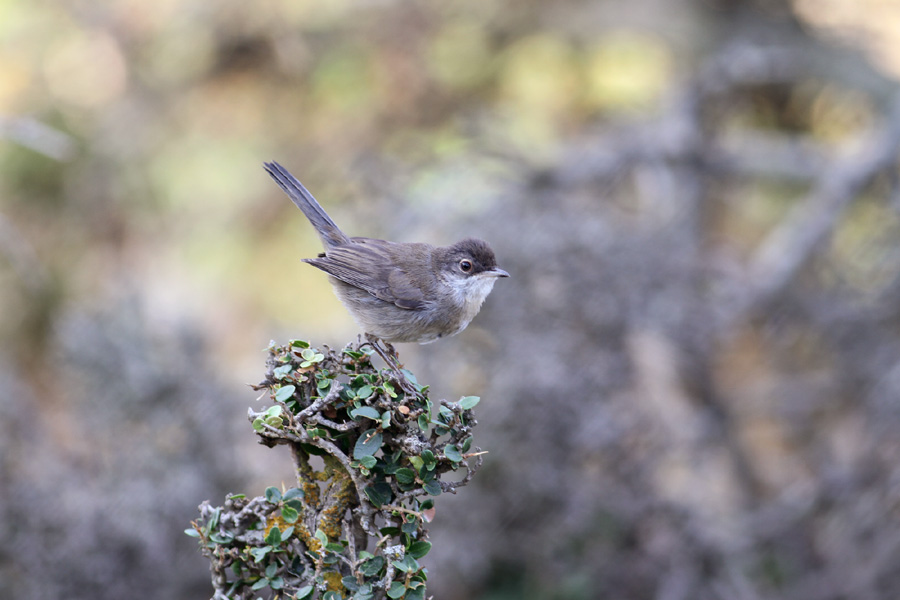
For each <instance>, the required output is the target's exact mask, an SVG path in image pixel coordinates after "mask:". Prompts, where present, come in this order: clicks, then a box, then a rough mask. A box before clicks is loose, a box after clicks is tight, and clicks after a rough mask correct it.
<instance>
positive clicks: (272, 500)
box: [266, 486, 281, 504]
mask: <svg viewBox="0 0 900 600" xmlns="http://www.w3.org/2000/svg"><path fill="white" fill-rule="evenodd" d="M266 501H267V502H268V503H269V504H278V503H279V502H281V490H279V489H278V488H277V487H274V486H270V487H267V488H266Z"/></svg>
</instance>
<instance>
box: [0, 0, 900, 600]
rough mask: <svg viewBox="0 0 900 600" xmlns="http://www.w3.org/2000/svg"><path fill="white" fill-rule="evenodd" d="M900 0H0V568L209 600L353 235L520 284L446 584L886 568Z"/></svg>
mask: <svg viewBox="0 0 900 600" xmlns="http://www.w3.org/2000/svg"><path fill="white" fill-rule="evenodd" d="M898 76H900V3H897V2H889V1H886V0H793V1H788V0H631V1H630V2H627V3H626V2H616V1H613V0H559V1H556V2H538V1H535V0H524V1H522V0H520V1H517V2H512V1H510V0H457V1H455V2H428V1H424V0H412V1H405V2H404V1H397V0H380V1H372V0H370V1H351V0H336V1H331V2H311V1H305V0H302V1H301V0H261V1H259V2H252V3H249V2H238V1H236V0H229V1H223V2H200V1H198V0H162V1H158V2H146V1H144V0H111V1H109V2H102V3H98V2H91V1H88V0H55V1H44V0H31V1H26V0H0V336H2V337H0V339H2V343H0V539H2V540H3V542H2V544H0V581H2V585H0V598H17V599H21V598H62V597H66V598H70V599H77V598H91V599H105V598H123V597H126V598H134V597H139V598H148V599H157V598H158V599H175V598H177V599H200V598H205V597H209V595H210V593H211V592H210V590H211V587H210V585H209V579H208V577H209V576H208V568H207V563H206V561H205V560H204V559H203V558H201V556H200V555H199V553H198V552H197V549H196V542H195V540H193V539H191V538H188V537H186V536H185V535H184V534H183V533H182V531H183V529H184V528H185V527H187V526H188V522H189V521H190V520H191V519H193V518H195V516H196V507H197V505H198V504H199V503H200V502H201V501H203V500H206V499H210V500H211V501H212V502H213V503H214V504H218V503H221V502H222V499H223V497H224V495H225V494H226V493H228V492H242V493H247V494H248V495H251V496H253V495H259V494H261V493H262V492H263V490H264V488H265V487H266V486H268V485H273V484H275V485H278V484H280V482H282V481H284V482H288V483H289V482H290V481H291V469H290V464H289V460H288V457H287V456H286V454H287V453H286V452H281V451H280V450H279V449H266V448H264V447H262V446H258V445H256V443H255V436H254V435H253V433H252V431H251V429H250V427H249V424H248V422H247V420H246V409H247V407H248V406H253V407H254V408H258V407H259V404H258V403H257V401H256V394H255V393H254V392H253V391H252V390H250V388H248V387H247V385H246V384H248V383H256V382H258V381H259V380H261V379H262V377H263V375H264V359H265V353H264V351H263V349H264V348H265V347H266V346H267V345H268V343H269V340H270V339H276V340H278V341H285V340H287V339H289V338H302V339H308V340H311V341H312V342H313V343H314V344H328V345H331V346H336V347H339V346H341V345H343V344H344V343H346V342H348V341H350V340H352V339H354V338H355V336H356V334H357V333H358V332H357V330H356V327H355V325H354V324H353V322H352V321H351V320H350V318H349V316H348V315H347V314H346V313H345V311H344V310H343V308H342V307H341V306H340V304H339V303H338V301H337V300H336V299H335V298H334V296H333V295H332V292H331V290H330V288H329V286H328V283H327V281H326V278H325V277H324V276H323V275H322V274H321V273H319V272H318V271H316V270H315V269H312V268H310V267H309V266H307V265H303V264H302V263H300V261H299V259H300V258H301V257H309V256H313V255H314V253H316V252H318V251H319V249H320V248H319V242H318V239H317V238H316V237H315V235H314V234H313V231H312V228H311V227H310V226H309V224H308V223H307V222H306V221H305V219H304V218H303V217H302V215H301V214H300V213H299V211H297V209H296V208H295V207H294V206H293V205H292V204H291V203H290V202H289V201H288V199H287V198H286V197H285V196H284V195H283V194H282V192H281V191H280V190H279V189H278V188H277V186H276V185H275V184H274V183H273V182H272V181H271V180H269V178H268V176H267V175H266V174H265V173H264V172H263V170H262V166H261V164H262V162H263V161H264V160H272V159H274V160H278V161H279V162H281V163H282V164H284V165H285V166H286V167H287V168H289V169H290V170H291V171H293V172H294V173H295V174H296V175H297V176H298V177H299V178H300V179H301V180H302V181H303V182H304V183H305V184H306V185H307V187H309V188H310V189H311V190H312V191H313V193H314V194H315V195H316V196H317V197H318V198H319V200H320V201H321V202H322V204H323V205H324V206H325V207H326V208H327V210H328V211H329V212H330V213H331V214H332V216H333V217H334V218H335V220H336V221H337V222H338V223H339V224H340V225H341V226H342V228H344V229H345V230H346V231H348V232H350V233H351V234H355V235H368V236H373V237H384V238H388V239H393V240H399V241H419V240H427V241H431V242H433V243H441V244H444V243H451V242H453V241H456V240H457V239H459V238H460V237H463V236H466V235H471V236H475V237H481V238H484V239H487V240H489V241H490V242H491V243H492V245H493V246H494V248H495V250H496V251H497V254H498V257H499V260H500V265H501V266H502V267H503V268H505V269H506V270H508V271H509V272H510V273H511V274H512V277H511V278H510V279H509V280H503V281H500V282H499V284H498V285H497V286H496V288H495V290H494V292H493V294H492V295H491V296H490V297H489V298H488V300H487V302H486V304H485V308H484V309H483V311H482V313H481V314H480V315H479V316H478V317H477V318H476V320H475V322H474V323H473V324H472V325H471V326H470V327H469V328H468V329H467V330H466V331H465V332H463V333H462V334H461V335H459V336H457V337H455V338H452V339H448V340H442V341H441V342H439V343H437V344H433V345H428V346H422V347H419V346H413V345H401V347H400V348H399V350H400V353H401V357H402V358H403V359H404V360H405V361H406V362H407V366H408V367H410V368H411V369H412V370H413V371H414V372H415V373H416V374H417V375H418V377H419V380H420V381H424V382H427V383H430V384H432V389H433V391H434V394H435V395H436V396H437V397H446V398H449V399H451V400H455V399H457V398H458V397H459V396H461V395H470V394H471V395H479V396H481V397H482V402H481V404H480V405H479V407H478V409H477V416H478V419H479V422H480V424H479V427H478V430H477V431H476V436H475V437H476V443H477V444H478V445H480V446H481V447H482V448H485V449H488V450H489V451H490V454H488V455H487V457H486V461H485V466H484V467H483V469H482V471H481V472H479V473H478V476H477V477H476V478H475V481H474V482H473V484H472V485H471V486H470V487H468V488H465V489H463V490H462V491H461V492H460V494H459V495H458V496H447V495H445V496H442V497H441V498H439V499H438V502H437V509H438V512H437V518H436V520H435V522H434V523H433V526H432V527H431V535H432V541H433V542H434V549H433V551H432V552H431V554H429V556H428V557H427V558H426V560H425V562H426V564H427V566H428V567H429V569H430V572H431V576H430V584H429V591H430V592H431V593H432V594H434V596H435V598H438V599H440V600H463V599H479V600H507V599H508V600H513V599H524V600H538V599H541V600H543V599H557V598H558V599H574V600H582V599H583V600H588V599H607V598H609V599H635V600H643V599H648V600H650V599H654V600H682V599H685V600H687V599H694V600H696V599H700V600H703V599H721V600H755V599H761V598H774V599H784V600H806V599H809V600H814V599H815V600H823V599H826V600H827V599H835V600H839V599H853V600H868V599H872V600H875V599H878V600H881V599H883V600H894V599H896V598H898V597H900V434H898V432H900V296H898V294H900V172H898V162H897V157H898V148H900V96H898V95H897V90H898V86H897V77H898Z"/></svg>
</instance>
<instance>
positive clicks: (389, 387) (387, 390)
mask: <svg viewBox="0 0 900 600" xmlns="http://www.w3.org/2000/svg"><path fill="white" fill-rule="evenodd" d="M381 387H382V389H384V393H385V394H387V395H388V396H390V397H391V398H396V397H397V392H395V391H394V386H392V385H391V384H390V383H388V382H384V385H383V386H381Z"/></svg>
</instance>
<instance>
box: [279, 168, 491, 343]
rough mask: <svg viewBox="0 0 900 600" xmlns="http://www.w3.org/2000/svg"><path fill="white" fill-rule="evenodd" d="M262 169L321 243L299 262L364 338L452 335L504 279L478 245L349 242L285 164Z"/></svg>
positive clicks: (392, 339) (408, 339)
mask: <svg viewBox="0 0 900 600" xmlns="http://www.w3.org/2000/svg"><path fill="white" fill-rule="evenodd" d="M264 166H265V169H266V171H267V172H268V173H269V175H271V176H272V178H273V179H274V180H275V181H276V183H278V185H279V186H280V187H281V189H282V190H284V191H285V193H286V194H287V195H288V197H290V199H291V200H292V201H293V202H294V204H296V205H297V207H298V208H300V210H302V211H303V214H304V215H306V218H307V219H309V222H310V223H312V225H313V227H314V228H315V229H316V232H317V233H318V234H319V238H321V240H322V244H323V245H324V246H325V251H324V252H322V253H321V254H319V256H318V257H317V258H305V259H303V262H307V263H309V264H311V265H313V266H314V267H317V268H319V269H321V270H323V271H325V272H326V273H328V274H329V275H330V280H331V283H332V285H333V287H334V290H335V293H336V294H337V296H338V298H339V299H340V300H341V302H342V303H343V304H344V306H346V307H347V309H348V310H349V311H350V314H352V315H353V317H354V318H355V319H356V321H357V322H358V323H359V324H360V326H361V327H362V328H363V329H364V330H365V332H366V333H370V334H373V335H375V336H377V337H379V338H381V339H382V340H384V341H386V342H419V343H422V344H425V343H428V342H433V341H434V340H436V339H438V338H441V337H445V336H450V335H455V334H457V333H459V332H460V331H462V330H463V329H465V328H466V326H467V325H468V324H469V322H471V320H472V319H473V318H474V317H475V315H476V314H478V311H479V310H480V309H481V304H482V303H483V302H484V299H485V298H487V295H488V294H489V293H490V292H491V289H493V287H494V282H495V281H496V280H497V278H498V277H509V274H508V273H507V272H506V271H504V270H503V269H501V268H499V267H498V266H497V260H496V258H495V256H494V251H493V250H492V249H491V247H490V246H489V245H488V244H487V242H484V241H482V240H477V239H473V238H467V239H464V240H462V241H460V242H457V243H455V244H453V245H452V246H432V245H430V244H422V243H400V242H388V241H386V240H376V239H371V238H362V237H354V238H351V237H348V236H347V235H346V234H344V232H342V231H341V230H340V229H339V228H338V226H337V225H336V224H335V223H334V221H332V220H331V218H330V217H329V216H328V214H327V213H326V212H325V211H324V209H322V207H321V206H320V205H319V203H318V202H316V199H315V198H314V197H313V195H312V194H310V193H309V190H307V189H306V188H305V187H304V186H303V184H302V183H300V182H299V181H298V180H297V179H296V178H295V177H294V176H293V175H291V174H290V173H289V172H288V171H287V170H286V169H285V168H284V167H282V166H281V165H279V164H278V163H276V162H271V163H264Z"/></svg>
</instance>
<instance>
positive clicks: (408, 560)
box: [393, 554, 419, 573]
mask: <svg viewBox="0 0 900 600" xmlns="http://www.w3.org/2000/svg"><path fill="white" fill-rule="evenodd" d="M393 565H394V567H395V568H397V569H399V570H400V571H403V572H404V573H410V572H414V571H418V570H419V563H418V562H416V559H414V558H413V557H412V556H410V555H409V554H407V555H406V556H404V557H403V559H402V560H395V561H394V562H393Z"/></svg>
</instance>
